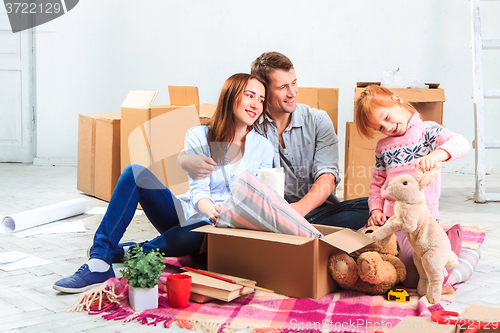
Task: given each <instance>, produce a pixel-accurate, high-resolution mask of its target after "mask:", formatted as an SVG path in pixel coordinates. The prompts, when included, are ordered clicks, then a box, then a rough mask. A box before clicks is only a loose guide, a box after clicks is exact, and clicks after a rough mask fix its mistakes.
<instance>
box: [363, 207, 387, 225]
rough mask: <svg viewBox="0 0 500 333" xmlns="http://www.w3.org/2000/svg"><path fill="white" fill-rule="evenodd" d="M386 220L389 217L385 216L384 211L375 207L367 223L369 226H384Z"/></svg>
mask: <svg viewBox="0 0 500 333" xmlns="http://www.w3.org/2000/svg"><path fill="white" fill-rule="evenodd" d="M386 221H387V217H386V216H385V214H384V213H382V211H381V210H380V209H374V210H372V212H371V214H370V218H369V219H368V223H367V224H366V225H367V226H369V227H371V226H374V225H379V226H382V225H384V224H385V222H386Z"/></svg>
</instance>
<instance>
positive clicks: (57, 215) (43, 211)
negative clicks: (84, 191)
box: [2, 198, 89, 234]
mask: <svg viewBox="0 0 500 333" xmlns="http://www.w3.org/2000/svg"><path fill="white" fill-rule="evenodd" d="M88 208H89V203H88V201H87V200H85V199H83V198H78V199H74V200H68V201H63V202H60V203H57V204H53V205H49V206H45V207H41V208H37V209H33V210H29V211H26V212H22V213H17V214H13V215H8V216H5V217H4V218H3V221H2V225H3V228H4V229H5V231H6V232H7V233H9V234H11V233H13V232H16V231H20V230H24V229H29V228H33V227H37V226H40V225H42V224H46V223H49V222H54V221H58V220H62V219H65V218H68V217H71V216H75V215H79V214H83V213H85V212H86V211H87V209H88Z"/></svg>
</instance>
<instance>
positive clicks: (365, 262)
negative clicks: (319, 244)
mask: <svg viewBox="0 0 500 333" xmlns="http://www.w3.org/2000/svg"><path fill="white" fill-rule="evenodd" d="M377 228H379V227H378V226H371V227H368V228H366V229H364V230H363V231H362V232H361V233H362V234H366V235H368V234H370V233H372V232H374V230H376V229H377ZM397 255H398V245H397V241H396V236H394V235H392V237H390V239H389V240H388V242H387V243H386V244H385V245H384V246H380V245H378V244H377V243H372V244H370V245H368V246H365V247H364V248H362V249H360V250H358V251H356V252H354V253H353V254H352V256H351V255H349V254H346V253H341V254H335V255H333V256H331V257H330V259H329V262H328V267H329V270H330V273H331V275H332V277H333V279H334V280H335V281H336V282H337V283H338V284H339V286H340V287H341V288H343V289H347V290H355V291H361V292H364V293H367V294H370V295H377V294H385V293H387V292H388V291H389V290H391V289H392V288H393V287H394V286H395V285H396V284H398V283H400V282H402V281H404V279H405V278H406V267H405V265H404V264H403V262H402V261H401V260H399V258H398V257H397ZM356 259H357V260H356Z"/></svg>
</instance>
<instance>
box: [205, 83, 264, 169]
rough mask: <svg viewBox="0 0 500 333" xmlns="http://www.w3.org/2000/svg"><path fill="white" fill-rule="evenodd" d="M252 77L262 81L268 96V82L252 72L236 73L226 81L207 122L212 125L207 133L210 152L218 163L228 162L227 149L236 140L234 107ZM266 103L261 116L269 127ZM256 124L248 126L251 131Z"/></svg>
mask: <svg viewBox="0 0 500 333" xmlns="http://www.w3.org/2000/svg"><path fill="white" fill-rule="evenodd" d="M251 79H254V80H257V81H259V82H260V83H262V85H263V86H264V89H265V92H266V95H265V96H267V84H266V82H265V81H264V80H262V79H261V78H259V77H257V76H255V75H251V74H246V73H238V74H234V75H232V76H231V77H229V78H228V79H227V80H226V82H224V85H223V86H222V89H221V93H220V96H219V101H218V102H217V107H216V108H215V112H214V115H213V116H212V118H211V119H210V121H209V123H208V124H207V125H208V126H210V127H209V129H208V134H207V138H208V143H209V146H210V154H211V155H212V158H213V159H214V161H215V162H216V163H217V164H218V165H224V164H227V157H226V153H227V149H228V147H229V144H230V143H231V142H232V141H233V140H234V135H235V131H236V129H235V119H234V107H235V106H236V105H237V104H238V103H239V102H240V100H241V97H242V96H243V93H244V92H245V87H246V86H247V83H248V81H250V80H251ZM266 104H267V103H266V101H264V103H262V107H263V110H262V114H261V117H263V119H264V120H263V121H264V123H263V126H262V127H263V128H267V120H266V115H267V108H266ZM258 121H260V118H259V119H257V120H256V122H258ZM254 124H255V123H254ZM254 124H252V126H249V127H248V130H249V131H250V130H252V129H253V128H254ZM259 134H263V133H259Z"/></svg>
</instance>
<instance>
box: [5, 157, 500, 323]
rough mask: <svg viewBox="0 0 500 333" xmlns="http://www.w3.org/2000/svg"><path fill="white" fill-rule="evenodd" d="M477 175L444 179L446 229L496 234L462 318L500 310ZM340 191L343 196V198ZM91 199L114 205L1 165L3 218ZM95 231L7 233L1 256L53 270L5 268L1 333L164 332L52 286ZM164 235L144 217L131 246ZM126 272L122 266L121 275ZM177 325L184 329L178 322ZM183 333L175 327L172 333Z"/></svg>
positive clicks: (66, 174) (93, 221)
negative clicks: (476, 197) (110, 314)
mask: <svg viewBox="0 0 500 333" xmlns="http://www.w3.org/2000/svg"><path fill="white" fill-rule="evenodd" d="M490 178H491V179H489V180H487V184H488V185H489V184H493V185H494V186H496V188H493V189H491V190H492V191H494V192H499V191H500V176H490ZM473 186H474V176H473V175H463V174H449V173H443V184H442V196H441V207H440V214H441V223H443V224H454V223H461V224H462V225H478V226H480V227H481V228H483V229H492V230H491V231H488V233H487V235H486V241H485V243H484V244H483V245H482V246H481V250H482V258H481V260H480V263H479V266H478V269H477V271H476V272H475V273H474V275H473V276H472V278H471V279H470V280H469V281H468V282H467V283H465V284H463V285H461V286H460V287H459V289H458V290H457V291H456V297H455V301H454V302H453V303H452V304H451V305H450V306H448V308H447V309H449V310H454V311H458V312H461V311H462V310H464V309H465V308H466V306H467V305H469V304H473V303H474V304H483V305H490V306H495V307H500V297H499V296H500V294H499V292H500V285H499V284H498V283H495V281H499V280H500V256H499V254H500V242H499V241H498V240H499V239H500V229H499V228H498V226H497V225H498V224H499V223H500V203H487V204H475V203H473V202H472V200H471V198H472V192H473ZM341 190H342V189H340V191H339V192H340V193H341ZM81 197H84V198H86V199H87V200H88V201H89V204H90V207H91V208H92V207H96V206H103V207H105V206H106V205H107V203H106V202H103V201H100V200H98V199H95V198H92V197H89V196H86V195H83V194H81V193H80V192H79V191H77V189H76V167H51V166H33V165H29V164H9V163H0V216H1V215H7V214H14V213H17V212H22V211H26V210H29V209H34V208H38V207H42V206H45V205H49V204H54V203H58V202H61V201H65V200H69V199H74V198H81ZM81 218H82V219H83V222H84V224H85V227H86V229H87V232H85V233H74V234H47V235H36V236H31V237H26V238H17V237H14V236H10V235H5V234H0V252H7V251H21V252H25V253H29V254H32V255H34V256H37V257H40V258H43V259H46V260H49V261H51V262H52V263H51V264H47V265H43V266H38V267H33V268H27V269H21V270H17V271H12V272H4V271H1V270H0V332H4V331H5V332H36V333H41V332H61V333H63V332H64V333H68V332H153V331H156V330H162V331H163V330H165V329H164V328H162V327H152V326H143V325H141V324H139V323H137V322H131V323H127V324H123V323H122V322H121V321H107V320H104V319H102V318H101V317H99V316H89V315H87V314H86V313H68V312H66V309H65V308H66V307H67V306H69V305H71V304H72V303H73V302H74V301H75V299H76V298H77V295H74V294H64V293H59V292H57V291H55V290H54V289H52V284H53V283H54V282H55V281H56V280H58V279H60V278H61V277H64V276H69V275H71V274H73V273H74V272H75V271H76V270H77V269H78V267H79V266H80V265H81V264H82V263H84V262H85V261H86V250H87V248H88V247H89V246H90V245H91V243H92V239H93V234H94V231H95V230H96V228H97V226H98V224H99V222H100V219H101V218H102V215H82V216H81ZM153 236H156V231H155V230H154V229H153V228H152V227H151V225H150V224H149V222H148V220H147V218H146V217H145V216H144V215H142V216H137V217H135V218H134V221H133V222H132V224H131V226H130V228H129V229H128V231H127V233H126V234H125V238H124V240H125V241H126V240H138V241H141V240H144V239H150V238H152V237H153ZM119 269H120V266H119V265H118V266H115V271H116V272H118V270H119ZM174 325H176V324H174ZM173 330H174V331H180V329H179V328H171V329H170V331H173Z"/></svg>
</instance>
